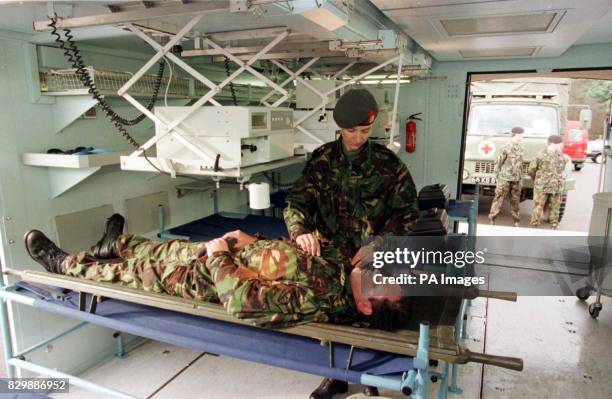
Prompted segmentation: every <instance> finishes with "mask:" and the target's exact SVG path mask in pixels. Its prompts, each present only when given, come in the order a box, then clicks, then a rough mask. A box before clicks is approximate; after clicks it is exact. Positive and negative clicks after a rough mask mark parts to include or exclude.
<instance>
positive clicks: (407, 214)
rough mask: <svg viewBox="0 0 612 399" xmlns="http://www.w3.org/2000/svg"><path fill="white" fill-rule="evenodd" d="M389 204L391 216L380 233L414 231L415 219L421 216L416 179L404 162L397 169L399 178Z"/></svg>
mask: <svg viewBox="0 0 612 399" xmlns="http://www.w3.org/2000/svg"><path fill="white" fill-rule="evenodd" d="M387 206H388V207H389V208H390V209H389V214H391V217H390V218H389V219H388V220H387V222H386V223H385V225H384V226H383V228H382V230H381V233H380V234H381V235H398V236H400V235H405V234H408V233H409V232H410V231H412V228H413V225H414V221H415V220H416V219H418V217H419V206H418V204H417V192H416V188H415V185H414V181H413V180H412V176H411V175H410V172H409V171H408V167H406V165H404V164H403V163H401V164H400V167H399V169H398V171H397V180H396V183H395V186H394V187H393V193H392V195H391V197H390V200H389V202H388V203H387Z"/></svg>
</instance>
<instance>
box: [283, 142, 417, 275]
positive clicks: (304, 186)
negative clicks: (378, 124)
mask: <svg viewBox="0 0 612 399" xmlns="http://www.w3.org/2000/svg"><path fill="white" fill-rule="evenodd" d="M342 145H343V144H342V141H341V139H338V140H336V141H334V142H330V143H327V144H324V145H322V146H321V147H319V148H317V149H316V150H315V151H314V152H313V154H312V157H311V159H310V160H309V161H308V163H307V164H306V166H305V167H304V170H303V171H302V175H301V177H300V178H299V179H298V181H296V183H295V184H294V186H293V189H292V190H291V191H290V192H289V194H288V196H287V208H286V209H285V211H284V217H285V222H286V224H287V230H288V231H289V234H290V236H291V238H292V239H295V238H296V237H297V236H299V235H301V234H305V233H315V234H317V236H318V238H319V239H320V240H321V241H322V242H324V243H330V246H329V247H328V248H337V249H338V253H337V254H336V255H339V256H340V257H341V259H338V260H336V261H337V262H338V263H343V264H345V265H349V264H350V263H347V259H350V258H351V257H352V256H353V255H354V254H355V253H356V251H357V249H359V248H360V247H361V245H362V242H363V240H365V239H367V238H368V237H372V236H376V235H387V234H392V235H397V236H401V235H406V234H407V233H408V232H409V231H411V230H412V225H413V222H414V220H415V219H417V217H418V206H417V202H416V199H417V196H416V189H415V185H414V182H413V180H412V177H411V176H410V172H409V171H408V168H407V167H406V165H405V164H404V163H402V161H401V160H400V159H399V158H398V157H397V156H396V155H395V154H394V153H393V152H391V151H390V150H388V149H387V148H386V147H384V146H382V145H380V144H377V143H373V142H371V141H369V140H368V141H367V142H366V144H365V145H364V146H363V148H362V149H361V150H360V152H359V153H358V154H357V156H356V157H355V159H354V160H353V161H352V162H351V161H349V160H348V159H347V157H346V155H345V154H344V151H343V149H342ZM323 255H324V256H328V258H329V259H333V258H334V256H332V255H330V254H325V253H324V254H323Z"/></svg>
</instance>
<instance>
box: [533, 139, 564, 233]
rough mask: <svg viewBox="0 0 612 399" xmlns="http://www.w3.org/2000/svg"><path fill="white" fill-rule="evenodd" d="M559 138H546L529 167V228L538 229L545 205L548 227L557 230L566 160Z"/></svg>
mask: <svg viewBox="0 0 612 399" xmlns="http://www.w3.org/2000/svg"><path fill="white" fill-rule="evenodd" d="M562 149H563V140H562V139H561V136H557V135H552V136H550V137H549V138H548V146H547V147H546V149H545V150H543V151H541V152H540V153H538V155H537V156H536V158H535V159H534V160H533V161H531V164H530V165H529V175H530V176H531V178H532V179H533V180H534V182H533V211H532V213H531V223H530V224H531V226H533V227H538V225H539V224H540V217H541V216H542V210H543V209H544V206H545V205H546V206H547V207H548V209H549V221H550V227H551V228H552V229H553V230H556V229H557V226H558V224H559V208H560V207H561V194H562V193H563V190H564V188H565V176H564V172H565V166H566V159H565V157H564V155H563V152H562Z"/></svg>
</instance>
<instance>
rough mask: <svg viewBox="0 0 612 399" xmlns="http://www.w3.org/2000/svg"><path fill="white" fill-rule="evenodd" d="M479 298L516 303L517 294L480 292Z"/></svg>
mask: <svg viewBox="0 0 612 399" xmlns="http://www.w3.org/2000/svg"><path fill="white" fill-rule="evenodd" d="M478 296H481V297H484V298H493V299H500V300H502V301H510V302H516V292H510V291H489V290H478Z"/></svg>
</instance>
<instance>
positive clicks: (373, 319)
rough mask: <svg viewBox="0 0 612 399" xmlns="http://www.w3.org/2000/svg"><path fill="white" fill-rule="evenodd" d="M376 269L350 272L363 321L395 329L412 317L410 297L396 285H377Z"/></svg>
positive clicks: (354, 295)
mask: <svg viewBox="0 0 612 399" xmlns="http://www.w3.org/2000/svg"><path fill="white" fill-rule="evenodd" d="M375 273H377V272H376V271H374V270H367V269H361V268H355V269H353V271H352V272H351V277H350V278H351V289H352V291H353V298H354V299H355V306H356V307H357V311H358V313H359V318H360V320H362V321H364V322H366V323H368V324H369V326H370V327H372V328H378V329H382V330H395V329H397V328H399V327H402V326H403V325H405V324H406V322H407V321H408V318H409V316H410V303H409V301H410V298H409V297H406V296H402V293H401V288H400V286H399V285H396V284H374V283H373V280H372V277H373V275H374V274H375Z"/></svg>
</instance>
